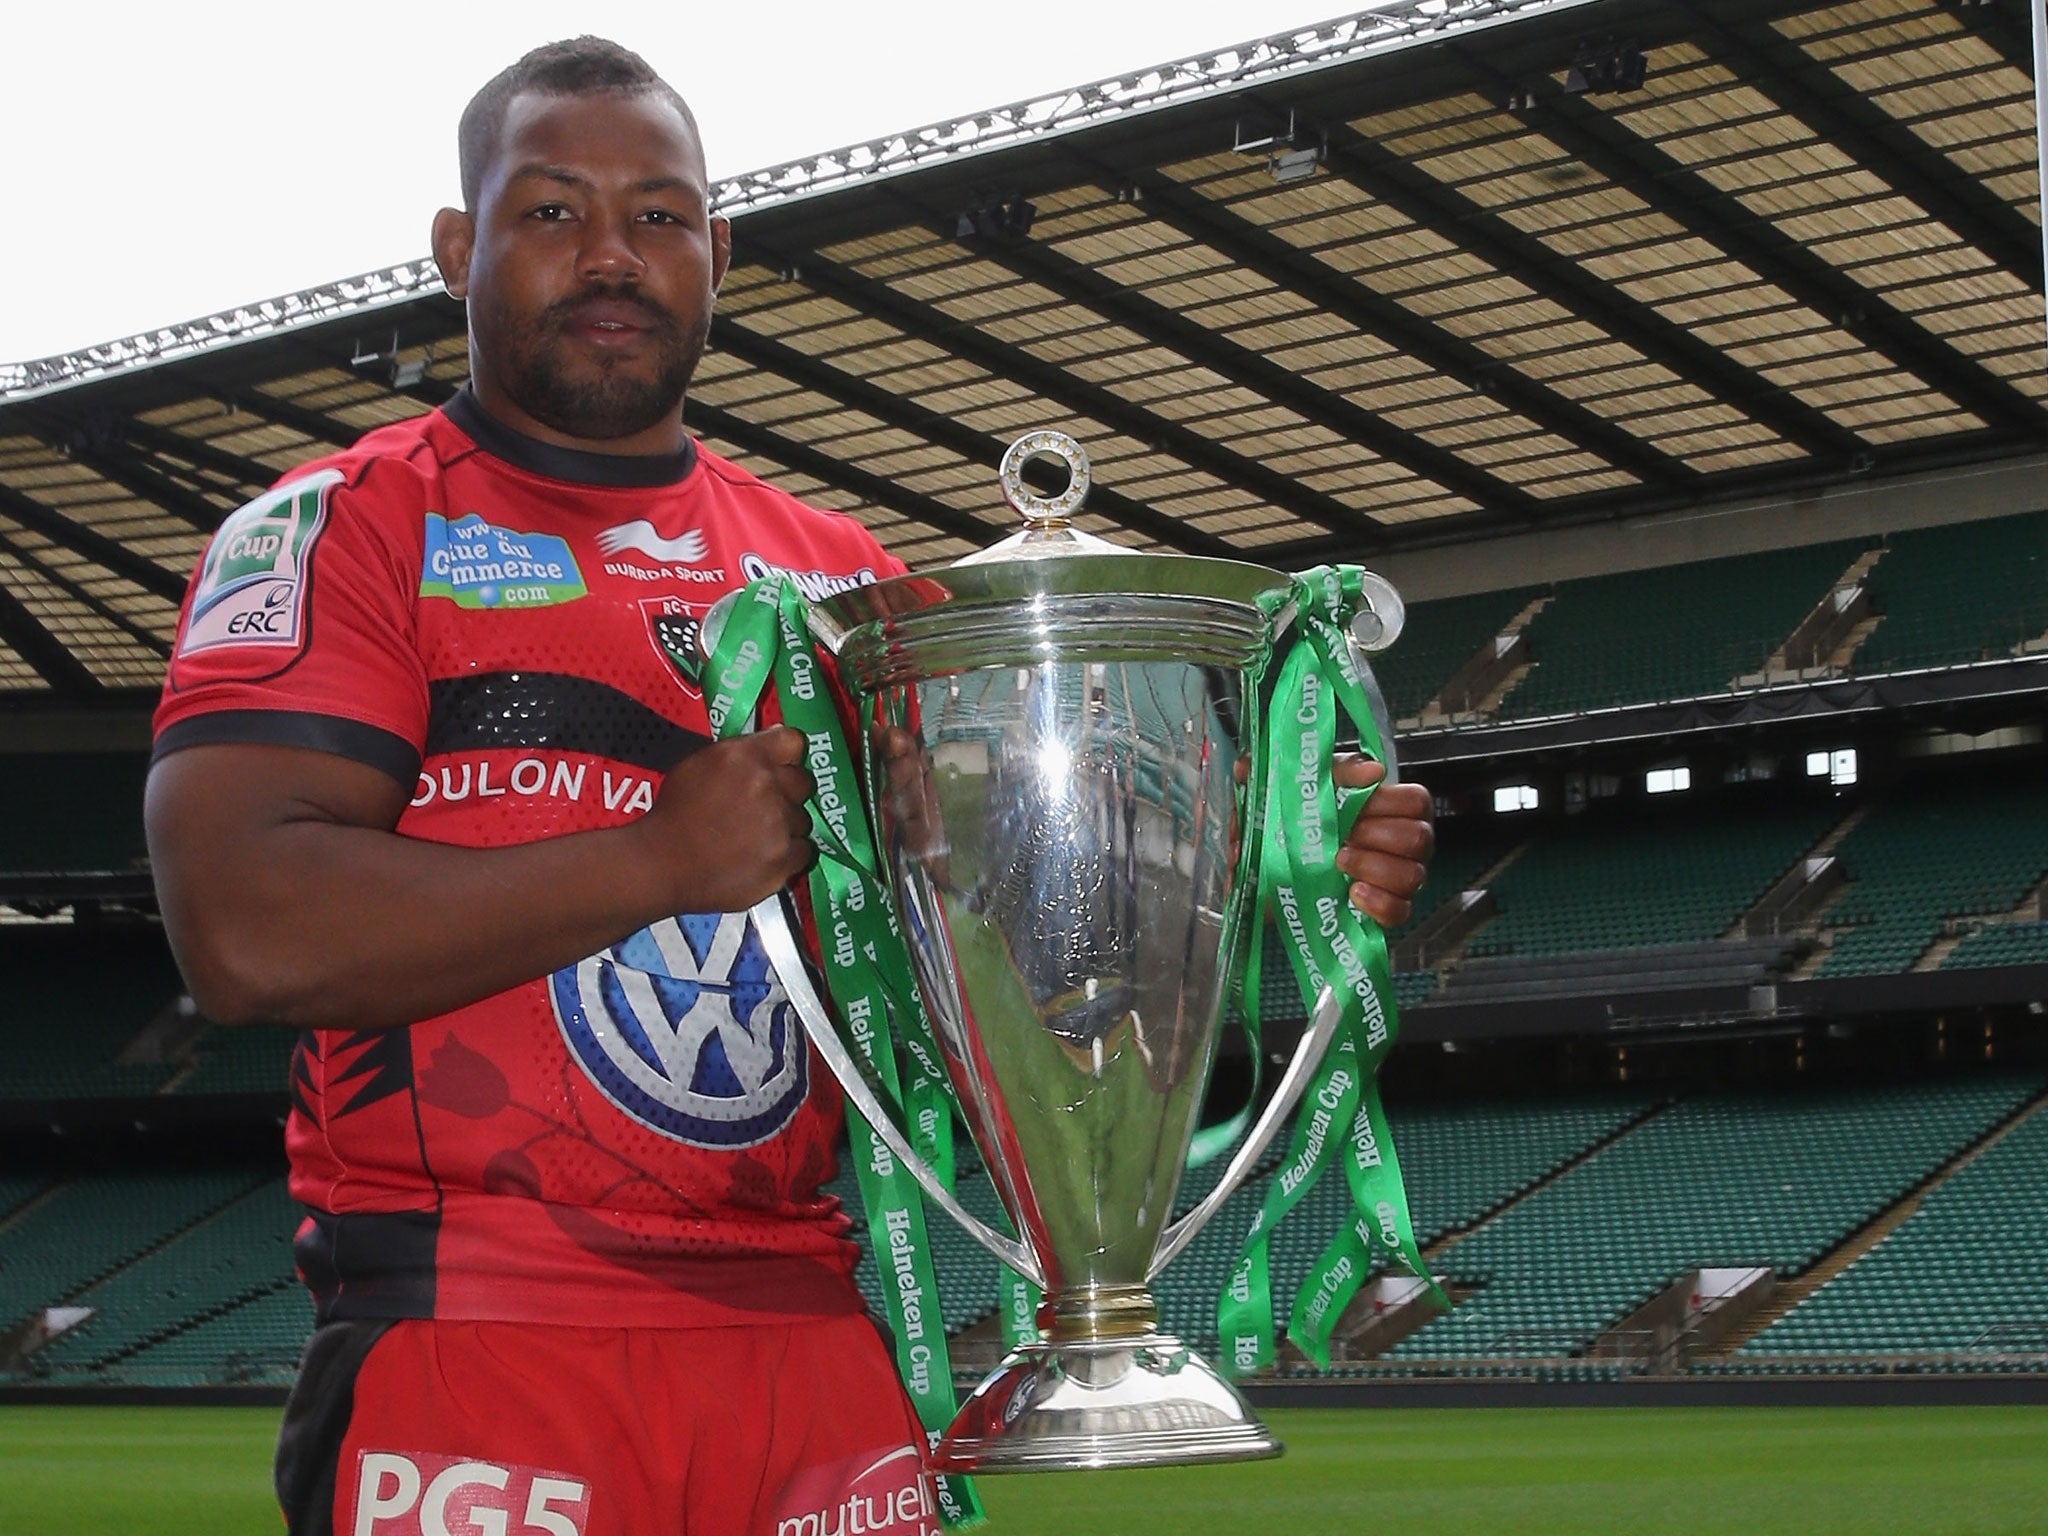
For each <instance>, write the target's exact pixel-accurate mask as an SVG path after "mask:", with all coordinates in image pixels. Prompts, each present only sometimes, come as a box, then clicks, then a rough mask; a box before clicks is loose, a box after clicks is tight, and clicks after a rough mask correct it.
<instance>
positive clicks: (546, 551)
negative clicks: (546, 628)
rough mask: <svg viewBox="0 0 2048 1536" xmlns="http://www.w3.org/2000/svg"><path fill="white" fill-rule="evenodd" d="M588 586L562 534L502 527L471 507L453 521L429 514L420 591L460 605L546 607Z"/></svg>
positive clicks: (571, 597) (575, 595) (568, 599)
mask: <svg viewBox="0 0 2048 1536" xmlns="http://www.w3.org/2000/svg"><path fill="white" fill-rule="evenodd" d="M589 590H590V589H589V588H588V587H586V586H584V584H583V573H582V572H581V571H580V570H578V569H577V568H576V557H575V556H573V555H571V554H570V553H569V544H568V541H567V540H566V539H558V538H556V537H555V536H554V535H553V534H551V533H520V532H518V531H517V530H515V529H511V528H500V527H499V526H498V525H497V524H496V523H489V522H485V521H484V519H483V518H482V517H480V516H478V515H477V514H476V513H474V512H471V513H468V514H466V515H464V516H462V517H459V518H457V519H455V520H454V521H453V522H450V521H449V520H448V519H447V518H445V517H443V516H441V514H440V513H438V512H429V513H428V514H427V527H426V554H425V558H424V559H423V560H422V562H421V566H420V596H421V597H445V598H448V599H450V600H451V601H453V602H454V604H455V606H456V607H458V608H545V607H548V606H549V605H551V604H554V603H569V602H574V601H575V600H576V599H577V598H579V597H581V596H583V595H584V593H586V592H587V591H589Z"/></svg>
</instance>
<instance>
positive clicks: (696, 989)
mask: <svg viewBox="0 0 2048 1536" xmlns="http://www.w3.org/2000/svg"><path fill="white" fill-rule="evenodd" d="M548 998H549V1000H550V1001H551V1002H552V1003H553V1005H554V1012H555V1021H556V1023H557V1024H558V1025H559V1026H560V1027H561V1031H562V1039H563V1040H564V1041H565V1042H566V1043H567V1044H568V1047H569V1054H570V1055H572V1056H574V1057H575V1058H576V1062H577V1064H578V1065H579V1066H581V1067H582V1068H583V1070H584V1072H585V1073H586V1074H587V1075H588V1076H589V1078H590V1080H591V1081H592V1082H593V1083H595V1084H596V1085H597V1086H598V1088H599V1089H600V1090H601V1091H602V1092H603V1093H604V1096H605V1097H606V1098H608V1099H610V1100H611V1101H612V1103H613V1104H615V1105H617V1106H618V1107H619V1109H620V1110H621V1111H623V1112H624V1113H625V1114H627V1115H628V1116H630V1117H631V1118H632V1119H634V1120H637V1121H638V1122H639V1123H640V1124H642V1125H644V1126H647V1127H648V1128H649V1129H650V1130H654V1131H658V1132H659V1133H660V1134H662V1135H663V1136H667V1137H669V1138H671V1139H672V1140H675V1141H680V1142H683V1143H684V1144H685V1145H688V1146H692V1147H700V1148H703V1149H705V1150H707V1151H713V1152H729V1151H735V1150H737V1149H739V1148H741V1147H751V1146H756V1145H758V1144H759V1143H761V1142H764V1141H766V1140H768V1139H769V1138H770V1137H772V1136H774V1135H775V1134H776V1133H777V1132H779V1131H780V1130H781V1129H782V1128H783V1127H784V1126H786V1125H788V1124H789V1122H790V1121H791V1120H792V1119H794V1118H795V1116H796V1112H797V1110H798V1109H799V1108H801V1107H802V1105H803V1102H804V1095H805V1092H806V1091H807V1088H808V1086H809V1083H808V1065H807V1063H808V1055H807V1050H806V1046H805V1038H804V1032H803V1027H802V1026H801V1025H800V1024H799V1023H798V1022H797V1019H796V1015H795V1013H794V1012H793V1011H792V1009H791V1008H790V1003H789V996H788V994H787V993H785V992H784V991H783V990H782V983H781V982H780V981H779V980H777V979H776V975H775V972H774V971H773V970H772V969H771V968H770V967H769V964H768V956H767V954H766V952H765V951H764V950H763V949H762V948H761V940H760V938H759V937H758V936H757V935H756V934H755V932H754V928H753V924H752V923H751V922H749V921H748V919H747V915H746V914H745V913H744V912H726V913H690V914H688V915H685V916H682V917H672V918H667V919H665V920H664V921H662V922H659V923H656V924H654V926H653V927H651V928H643V929H641V930H640V932H638V933H636V934H634V935H633V936H632V937H631V938H629V939H626V940H625V941H623V942H622V943H618V944H614V945H613V946H612V947H611V948H610V949H606V950H601V951H599V952H598V953H597V954H594V955H592V956H590V957H589V958H588V959H586V960H580V961H578V962H577V963H576V964H575V965H571V966H564V967H563V968H562V969H561V970H559V971H557V972H555V973H554V975H552V976H551V977H549V978H548Z"/></svg>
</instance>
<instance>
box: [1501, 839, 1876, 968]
mask: <svg viewBox="0 0 2048 1536" xmlns="http://www.w3.org/2000/svg"><path fill="white" fill-rule="evenodd" d="M1835 814H1836V813H1835V811H1834V809H1833V808H1831V807H1829V806H1826V805H1818V806H1799V807H1792V808H1784V807H1779V806H1769V807H1763V808H1758V809H1755V810H1742V811H1740V812H1739V813H1738V812H1736V811H1732V810H1730V811H1724V812H1722V813H1721V814H1707V813H1700V812H1694V811H1689V810H1681V809H1679V808H1677V807H1673V808H1671V810H1670V811H1668V812H1665V813H1662V814H1659V815H1658V816H1656V817H1654V818H1650V819H1645V820H1644V821H1640V822H1630V823H1627V824H1622V825H1614V824H1608V825H1604V826H1602V825H1592V826H1576V827H1568V828H1562V829H1557V830H1554V831H1550V832H1546V833H1545V834H1544V835H1543V836H1541V837H1540V838H1538V839H1537V841H1536V842H1535V844H1534V846H1532V847H1531V848H1530V849H1529V851H1528V852H1527V853H1525V854H1523V855H1522V856H1521V857H1520V858H1519V859H1517V860H1516V861H1515V862H1514V863H1513V864H1511V865H1509V866H1508V867H1507V869H1506V870H1504V871H1503V872H1502V873H1501V876H1500V878H1499V879H1498V880H1496V881H1494V882H1493V885H1492V887H1491V889H1492V891H1493V894H1494V896H1495V898H1496V899H1497V900H1498V902H1499V904H1500V912H1499V915H1498V916H1496V917H1495V918H1494V919H1493V921H1492V922H1490V923H1488V924H1487V925H1486V927H1485V928H1483V929H1481V930H1480V931H1479V933H1478V934H1476V935H1475V936H1474V937H1473V939H1472V942H1471V943H1470V944H1469V945H1467V946H1466V953H1467V954H1469V955H1473V956H1483V955H1507V954H1513V955H1521V956H1529V955H1552V954H1563V953H1567V952H1570V951H1574V950H1613V949H1628V948H1634V947H1638V946H1644V945H1665V944H1687V943H1695V942H1699V941H1702V940H1709V939H1714V938H1717V937H1718V936H1720V935H1721V934H1723V933H1725V932H1726V931H1727V930H1728V929H1729V928H1730V927H1731V926H1732V925H1733V924H1734V923H1735V921H1736V920H1737V919H1738V918H1739V917H1741V916H1742V914H1743V912H1744V911H1745V910H1746V909H1747V908H1748V907H1749V906H1750V905H1751V904H1752V903H1754V902H1755V901H1756V900H1757V898H1758V897H1760V896H1762V895H1763V893H1764V892H1765V891H1766V890H1767V889H1768V888H1769V887H1770V884H1771V882H1772V881H1774V880H1776V879H1777V878H1778V876H1780V875H1781V874H1783V873H1784V872H1785V871H1786V870H1787V869H1788V868H1790V867H1791V865H1792V861H1793V860H1794V859H1796V858H1798V857H1799V856H1800V855H1801V854H1802V853H1804V852H1805V851H1806V850H1807V849H1809V848H1811V847H1812V846H1813V845H1814V843H1815V842H1817V841H1818V840H1819V839H1820V837H1821V835H1822V834H1823V833H1824V832H1825V831H1826V830H1827V827H1828V824H1829V823H1830V821H1831V820H1833V819H1834V816H1835Z"/></svg>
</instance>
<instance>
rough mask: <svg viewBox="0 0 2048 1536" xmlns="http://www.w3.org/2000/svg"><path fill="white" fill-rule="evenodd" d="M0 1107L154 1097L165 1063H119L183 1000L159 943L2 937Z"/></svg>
mask: <svg viewBox="0 0 2048 1536" xmlns="http://www.w3.org/2000/svg"><path fill="white" fill-rule="evenodd" d="M0 974H4V975H6V976H7V977H8V978H9V982H10V985H9V987H8V989H7V993H6V995H5V997H4V998H0V1097H4V1098H9V1099H68V1098H86V1097H109V1096H121V1095H130V1094H144V1093H153V1092H155V1091H156V1090H157V1089H158V1088H160V1087H162V1086H163V1084H164V1083H165V1081H166V1080H167V1079H168V1078H169V1076H170V1073H171V1067H170V1066H169V1065H168V1064H167V1063H164V1062H157V1061H152V1062H135V1063H121V1062H117V1061H116V1060H115V1058H116V1056H117V1055H118V1054H119V1053H120V1052H121V1051H122V1049H123V1048H124V1047H125V1046H127V1045H128V1044H129V1043H130V1042H131V1041H132V1040H133V1039H134V1038H135V1036H136V1035H138V1034H139V1033H141V1031H142V1030H143V1028H144V1027H145V1026H146V1025H148V1024H149V1023H150V1021H151V1020H152V1019H153V1018H155V1017H156V1016H157V1015H158V1014H160V1013H161V1012H162V1011H163V1010H164V1009H165V1008H167V1007H168V1006H169V1005H170V1004H171V1003H172V1002H173V1000H174V999H175V998H176V997H177V996H178V994H179V993H180V991H181V990H182V983H181V982H180V981H179V979H178V972H177V967H176V966H175V965H174V964H173V963H172V961H171V956H170V951H169V950H168V949H167V948H166V947H165V945H164V942H163V936H162V933H161V932H160V931H159V930H156V929H153V928H142V927H123V928H108V929H102V930H98V931H95V930H93V929H90V928H83V927H76V926H71V925H63V924H56V925H40V924H37V925H12V924H10V925H7V926H4V927H0Z"/></svg>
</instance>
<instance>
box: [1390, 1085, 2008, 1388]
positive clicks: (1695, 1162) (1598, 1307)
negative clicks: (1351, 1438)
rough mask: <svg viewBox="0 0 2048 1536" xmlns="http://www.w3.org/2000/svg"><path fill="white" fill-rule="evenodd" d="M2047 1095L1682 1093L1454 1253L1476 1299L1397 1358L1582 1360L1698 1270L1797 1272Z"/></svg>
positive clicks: (1986, 1091) (1443, 1266)
mask: <svg viewBox="0 0 2048 1536" xmlns="http://www.w3.org/2000/svg"><path fill="white" fill-rule="evenodd" d="M2041 1086H2042V1085H2041V1081H2040V1079H2039V1078H2037V1077H2022V1076H2010V1075H1998V1076H1986V1077H1978V1078H1964V1079H1958V1080H1955V1081H1951V1082H1946V1083H1942V1084H1940V1085H1939V1086H1936V1087H1912V1088H1908V1087H1888V1088H1881V1089H1833V1090H1827V1091H1822V1092H1812V1093H1798V1092H1791V1091H1786V1092H1781V1093H1776V1094H1760V1093H1747V1094H1743V1093H1718V1094H1709V1095H1702V1096H1700V1097H1698V1098H1693V1099H1687V1100H1682V1101H1680V1102H1678V1103H1676V1104H1673V1105H1671V1106H1670V1107H1668V1108H1666V1109H1664V1110H1661V1111H1660V1112H1658V1113H1657V1114H1654V1115H1652V1116H1650V1117H1649V1118H1648V1119H1647V1120H1645V1121H1644V1122H1643V1123H1642V1124H1641V1125H1638V1126H1636V1127H1634V1128H1633V1129H1631V1130H1630V1131H1629V1132H1628V1133H1627V1134H1626V1135H1624V1136H1621V1137H1619V1138H1617V1139H1616V1140H1615V1141H1614V1142H1612V1143H1611V1144H1610V1145H1608V1146H1606V1147H1603V1148H1601V1149H1600V1150H1599V1151H1598V1152H1597V1153H1596V1154H1595V1155H1594V1156H1592V1157H1590V1158H1588V1159H1586V1161H1585V1162H1583V1163H1581V1164H1580V1165H1579V1166H1577V1167H1575V1168H1573V1169H1571V1170H1569V1171H1568V1172H1566V1173H1565V1174H1564V1175H1563V1176H1561V1177H1560V1178H1558V1179H1556V1180H1555V1181H1554V1182H1553V1183H1551V1184H1549V1185H1547V1186H1545V1187H1544V1188H1542V1189H1540V1190H1537V1191H1536V1192H1535V1193H1533V1194H1532V1195H1530V1196H1529V1197H1528V1198H1527V1199H1526V1200H1523V1201H1521V1202H1519V1203H1518V1204H1516V1205H1515V1206H1514V1207H1513V1208H1512V1209H1510V1210H1508V1211H1506V1212H1504V1213H1503V1214H1502V1215H1501V1217H1500V1218H1499V1219H1498V1220H1497V1221H1494V1222H1492V1223H1490V1224H1489V1225H1487V1226H1486V1227H1484V1228H1483V1229H1481V1230H1479V1231H1476V1232H1474V1233H1472V1234H1471V1235H1470V1236H1469V1237H1467V1238H1465V1239H1464V1240H1463V1241H1461V1242H1458V1243H1456V1244H1454V1245H1452V1246H1451V1247H1449V1248H1448V1249H1447V1250H1446V1251H1445V1252H1444V1253H1443V1254H1441V1255H1440V1256H1439V1258H1438V1260H1437V1267H1438V1269H1439V1270H1440V1272H1442V1273H1444V1274H1446V1275H1447V1276H1448V1277H1449V1278H1450V1279H1452V1280H1453V1281H1455V1282H1457V1283H1459V1284H1461V1285H1469V1286H1472V1287H1475V1290H1474V1293H1473V1294H1472V1295H1471V1296H1470V1297H1468V1298H1467V1299H1466V1300H1465V1301H1464V1302H1462V1303H1461V1304H1460V1305H1459V1306H1457V1307H1456V1308H1455V1309H1454V1310H1452V1311H1451V1312H1449V1313H1447V1314H1446V1315H1444V1316H1442V1317H1439V1318H1437V1319H1435V1320H1434V1321H1432V1322H1430V1323H1429V1324H1427V1325H1426V1326H1425V1327H1423V1328H1422V1329H1420V1330H1419V1331H1418V1332H1416V1333H1414V1334H1413V1335H1411V1336H1409V1337H1408V1338H1406V1339H1404V1340H1402V1341H1401V1342H1400V1343H1398V1344H1396V1345H1395V1346H1394V1347H1393V1349H1392V1350H1390V1351H1389V1353H1388V1358H1389V1359H1390V1360H1394V1361H1407V1362H1416V1361H1441V1360H1460V1359H1463V1360H1485V1359H1509V1360H1512V1359H1515V1358H1518V1357H1519V1358H1522V1359H1525V1360H1529V1359H1555V1358H1561V1357H1566V1356H1575V1355H1580V1354H1582V1353H1583V1352H1585V1351H1586V1350H1587V1349H1588V1348H1589V1347H1591V1346H1592V1344H1593V1343H1594V1341H1595V1339H1596V1338H1597V1337H1598V1336H1599V1335H1600V1334H1601V1333H1602V1332H1603V1331H1605V1330H1607V1329H1611V1328H1613V1327H1615V1326H1616V1325H1617V1324H1619V1323H1620V1322H1621V1321H1622V1320H1623V1319H1625V1318H1626V1317H1627V1316H1628V1315H1629V1314H1630V1313H1631V1312H1633V1311H1634V1310H1635V1309H1636V1308H1638V1307H1640V1306H1642V1305H1643V1304H1645V1303H1646V1302H1648V1301H1650V1300H1651V1299H1652V1298H1653V1297H1654V1296H1656V1295H1657V1294H1658V1293H1659V1292H1661V1291H1662V1290H1663V1289H1664V1288H1665V1287H1667V1286H1669V1285H1671V1284H1672V1283H1673V1282H1675V1281H1676V1280H1678V1279H1679V1278H1680V1277H1682V1276H1683V1275H1685V1274H1686V1273H1688V1272H1689V1271H1692V1270H1695V1269H1698V1268H1701V1267H1703V1266H1729V1267H1739V1266H1746V1265H1762V1266H1768V1267H1770V1268H1771V1269H1773V1270H1775V1271H1776V1272H1777V1273H1778V1274H1779V1275H1781V1276H1789V1275H1792V1274H1795V1273H1797V1272H1799V1271H1800V1270H1803V1269H1805V1268H1807V1267H1808V1266H1810V1265H1811V1264H1813V1263H1814V1262H1815V1261H1816V1260H1817V1259H1819V1258H1820V1257H1821V1255H1823V1254H1824V1253H1826V1252H1827V1251H1828V1250H1829V1249H1831V1248H1833V1247H1835V1246H1836V1245H1838V1244H1839V1243H1841V1242H1842V1241H1843V1240H1844V1239H1845V1238H1846V1237H1847V1236H1848V1235H1849V1234H1850V1233H1852V1232H1854V1231H1855V1230H1856V1229H1858V1228H1859V1227H1861V1226H1863V1225H1864V1224H1866V1223H1867V1222H1869V1221H1870V1220H1871V1219H1872V1218H1873V1217H1875V1216H1876V1215H1877V1214H1878V1213H1880V1212H1881V1211H1883V1210H1884V1209H1885V1208H1886V1207H1887V1206H1889V1205H1891V1204H1892V1203H1893V1202H1895V1201H1897V1200H1899V1199H1900V1198H1902V1197H1903V1196H1904V1195H1906V1194H1907V1193H1908V1192H1909V1191H1911V1190H1912V1189H1913V1188H1914V1186H1916V1185H1917V1184H1919V1183H1921V1182H1922V1181H1923V1180H1925V1179H1926V1178H1927V1177H1928V1176H1929V1175H1930V1174H1932V1173H1933V1172H1934V1171H1935V1170H1936V1169H1938V1168H1939V1167H1941V1166H1942V1165H1943V1164H1944V1163H1946V1162H1948V1161H1949V1160H1950V1159H1951V1158H1953V1157H1955V1156H1956V1155H1957V1154H1958V1153H1959V1152H1961V1151H1962V1150H1963V1149H1964V1148H1966V1147H1967V1146H1969V1145H1970V1143H1971V1142H1973V1141H1975V1140H1976V1139H1977V1138H1978V1137H1980V1136H1982V1135H1983V1134H1984V1133H1985V1132H1986V1131H1987V1130H1989V1129H1990V1128H1991V1127H1992V1126H1994V1125H1995V1124H1997V1123H1998V1122H1999V1121H2000V1120H2002V1119H2004V1118H2005V1117H2006V1116H2008V1115H2010V1114H2011V1113H2012V1112H2013V1111H2014V1110H2015V1109H2017V1108H2018V1107H2019V1106H2020V1105H2022V1104H2023V1103H2025V1102H2026V1101H2027V1100H2028V1099H2029V1098H2031V1097H2033V1096H2034V1095H2035V1094H2037V1093H2039V1092H2040V1090H2041Z"/></svg>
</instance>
